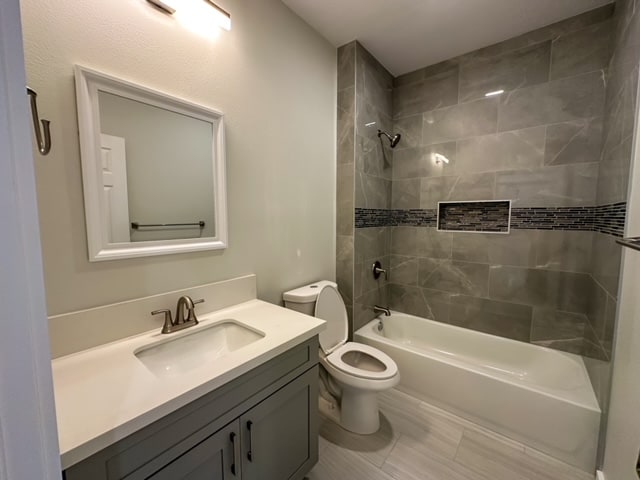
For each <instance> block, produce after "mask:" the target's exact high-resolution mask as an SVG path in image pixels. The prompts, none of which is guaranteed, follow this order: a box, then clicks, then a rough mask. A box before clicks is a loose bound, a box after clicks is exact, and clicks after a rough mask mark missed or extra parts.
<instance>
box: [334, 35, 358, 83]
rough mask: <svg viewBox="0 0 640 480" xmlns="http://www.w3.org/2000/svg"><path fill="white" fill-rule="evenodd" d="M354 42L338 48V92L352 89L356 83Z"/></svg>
mask: <svg viewBox="0 0 640 480" xmlns="http://www.w3.org/2000/svg"><path fill="white" fill-rule="evenodd" d="M355 62H356V42H351V43H347V44H346V45H343V46H342V47H340V48H338V91H340V90H342V89H344V88H349V87H354V86H355V81H356V63H355Z"/></svg>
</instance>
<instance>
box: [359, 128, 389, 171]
mask: <svg viewBox="0 0 640 480" xmlns="http://www.w3.org/2000/svg"><path fill="white" fill-rule="evenodd" d="M390 150H391V149H390V148H389V147H388V145H385V144H384V143H382V142H381V141H380V139H378V138H376V139H375V140H372V139H370V138H367V137H363V136H361V135H356V155H355V160H356V164H355V168H356V171H358V172H363V173H366V174H368V175H372V176H374V177H381V178H386V179H391V170H392V160H391V156H392V155H393V154H392V153H391V151H390Z"/></svg>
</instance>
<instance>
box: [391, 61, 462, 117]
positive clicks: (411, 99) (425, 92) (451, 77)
mask: <svg viewBox="0 0 640 480" xmlns="http://www.w3.org/2000/svg"><path fill="white" fill-rule="evenodd" d="M456 103H458V66H457V64H456V65H447V68H444V69H443V70H442V71H439V72H436V73H435V74H433V75H430V76H428V77H424V78H422V79H420V80H418V81H416V82H413V83H409V84H406V85H402V86H399V87H397V88H395V89H394V95H393V110H394V117H396V118H400V117H406V116H407V115H415V114H416V113H422V112H426V111H429V110H433V109H436V108H441V107H446V106H448V105H455V104H456Z"/></svg>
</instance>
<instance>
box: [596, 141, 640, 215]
mask: <svg viewBox="0 0 640 480" xmlns="http://www.w3.org/2000/svg"><path fill="white" fill-rule="evenodd" d="M632 148H633V144H632V139H631V138H629V139H627V140H625V141H623V142H622V143H621V144H620V145H618V146H617V147H616V148H613V149H612V150H611V151H609V152H605V153H604V155H603V157H602V161H601V163H600V168H599V171H598V187H597V199H598V203H599V204H608V203H616V202H625V201H626V200H627V189H628V183H629V170H630V168H631V152H632Z"/></svg>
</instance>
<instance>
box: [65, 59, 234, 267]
mask: <svg viewBox="0 0 640 480" xmlns="http://www.w3.org/2000/svg"><path fill="white" fill-rule="evenodd" d="M76 89H77V96H78V119H79V123H80V125H79V126H80V141H81V150H82V169H83V182H84V191H85V209H86V212H87V235H88V241H89V251H90V260H92V261H98V260H107V259H114V258H130V257H135V256H145V255H160V254H166V253H179V252H185V251H196V250H205V249H218V248H225V247H226V244H227V241H226V193H225V178H224V172H225V169H224V137H223V135H224V131H223V122H222V118H223V117H222V114H221V113H220V112H217V111H214V110H211V109H207V108H205V107H201V106H199V105H195V104H192V103H189V102H185V101H183V100H180V99H176V98H174V97H170V96H168V95H165V94H162V93H159V92H156V91H153V90H149V89H147V88H145V87H141V86H138V85H134V84H131V83H129V82H126V81H123V80H119V79H116V78H114V77H110V76H107V75H104V74H101V73H98V72H95V71H91V70H88V69H85V68H82V67H76Z"/></svg>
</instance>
